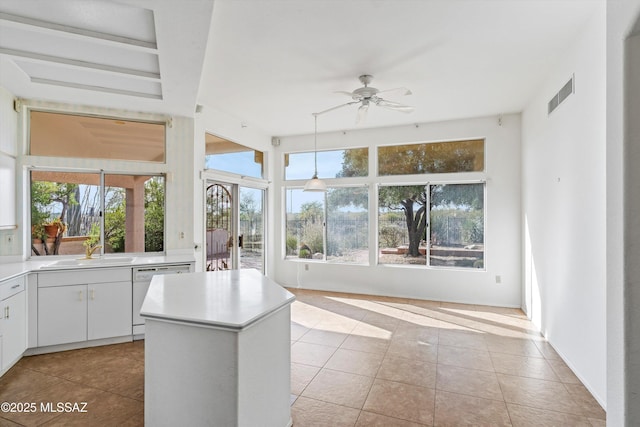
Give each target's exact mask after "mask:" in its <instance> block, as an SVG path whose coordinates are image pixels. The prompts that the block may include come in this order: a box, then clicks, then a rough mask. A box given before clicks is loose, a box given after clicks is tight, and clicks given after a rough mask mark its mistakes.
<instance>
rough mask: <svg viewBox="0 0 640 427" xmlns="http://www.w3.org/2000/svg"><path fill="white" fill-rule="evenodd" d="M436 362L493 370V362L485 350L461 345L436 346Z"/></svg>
mask: <svg viewBox="0 0 640 427" xmlns="http://www.w3.org/2000/svg"><path fill="white" fill-rule="evenodd" d="M438 363H439V364H442V365H451V366H459V367H462V368H469V369H479V370H481V371H490V372H493V370H494V369H493V362H492V361H491V357H490V356H489V352H488V351H486V350H474V349H471V348H463V347H450V346H446V345H439V346H438Z"/></svg>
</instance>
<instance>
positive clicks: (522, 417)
mask: <svg viewBox="0 0 640 427" xmlns="http://www.w3.org/2000/svg"><path fill="white" fill-rule="evenodd" d="M507 409H508V410H509V416H510V417H511V423H512V424H513V427H565V426H566V427H569V426H571V427H592V425H591V423H590V422H589V420H587V419H586V418H585V417H582V416H579V415H572V414H565V413H562V412H554V411H549V410H546V409H539V408H531V407H528V406H521V405H516V404H513V403H507Z"/></svg>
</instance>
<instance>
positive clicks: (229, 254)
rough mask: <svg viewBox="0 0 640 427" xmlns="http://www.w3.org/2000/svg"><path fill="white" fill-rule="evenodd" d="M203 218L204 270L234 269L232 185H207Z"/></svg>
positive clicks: (216, 183) (214, 183)
mask: <svg viewBox="0 0 640 427" xmlns="http://www.w3.org/2000/svg"><path fill="white" fill-rule="evenodd" d="M205 200H206V203H205V204H206V217H205V221H206V223H205V233H206V236H205V247H206V254H207V258H206V270H207V271H216V270H229V269H232V268H234V257H233V252H234V251H233V250H232V248H233V242H234V240H235V239H234V235H235V233H234V231H235V227H234V223H235V219H234V217H235V216H234V209H233V205H234V203H233V200H234V197H233V185H231V184H222V183H218V182H209V183H207V191H206V199H205Z"/></svg>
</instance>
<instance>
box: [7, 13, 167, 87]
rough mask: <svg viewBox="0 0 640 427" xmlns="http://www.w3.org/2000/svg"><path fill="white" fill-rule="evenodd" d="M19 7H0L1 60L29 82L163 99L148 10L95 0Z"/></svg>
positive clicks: (154, 37) (152, 24) (150, 14)
mask: <svg viewBox="0 0 640 427" xmlns="http://www.w3.org/2000/svg"><path fill="white" fill-rule="evenodd" d="M21 3H22V2H20V3H18V2H15V3H11V2H8V3H6V4H3V5H1V6H0V56H4V57H6V58H8V59H9V60H10V61H11V62H12V63H13V65H15V67H17V69H18V70H19V71H20V72H21V73H23V74H24V75H25V76H26V77H27V78H28V79H29V81H30V82H31V83H35V84H40V85H50V86H59V87H66V88H74V89H81V90H85V91H96V92H106V93H112V94H119V95H125V96H133V97H142V98H151V99H163V94H162V85H161V75H160V65H159V64H160V61H159V52H158V49H157V43H156V30H155V19H154V13H153V11H152V10H149V9H144V8H139V7H134V6H129V5H124V4H119V3H113V2H106V1H95V0H90V1H77V0H71V1H69V0H65V1H49V2H41V3H38V8H33V7H31V8H29V7H24V6H25V5H24V4H21ZM27 3H28V2H27Z"/></svg>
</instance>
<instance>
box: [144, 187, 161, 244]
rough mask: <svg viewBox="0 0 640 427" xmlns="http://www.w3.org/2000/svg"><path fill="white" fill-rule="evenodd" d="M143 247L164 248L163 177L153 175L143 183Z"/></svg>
mask: <svg viewBox="0 0 640 427" xmlns="http://www.w3.org/2000/svg"><path fill="white" fill-rule="evenodd" d="M144 212H145V215H144V249H145V251H146V252H161V251H163V250H164V179H163V178H161V177H154V178H151V179H149V180H148V181H147V182H145V185H144Z"/></svg>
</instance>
